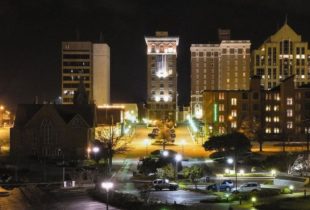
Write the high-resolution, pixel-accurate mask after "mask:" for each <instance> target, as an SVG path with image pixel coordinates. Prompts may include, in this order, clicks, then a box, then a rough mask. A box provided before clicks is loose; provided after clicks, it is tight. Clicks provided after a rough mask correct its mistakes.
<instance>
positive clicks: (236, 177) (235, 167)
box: [227, 157, 238, 190]
mask: <svg viewBox="0 0 310 210" xmlns="http://www.w3.org/2000/svg"><path fill="white" fill-rule="evenodd" d="M227 163H228V164H234V172H235V182H236V190H237V184H238V174H237V160H236V157H235V159H233V158H228V159H227Z"/></svg>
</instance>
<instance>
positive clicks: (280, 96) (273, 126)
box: [203, 76, 310, 140]
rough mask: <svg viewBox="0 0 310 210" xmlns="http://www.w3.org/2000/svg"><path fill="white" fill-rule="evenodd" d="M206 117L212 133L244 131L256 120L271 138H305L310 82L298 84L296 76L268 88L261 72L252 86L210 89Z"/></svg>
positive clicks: (206, 96) (308, 124) (308, 125)
mask: <svg viewBox="0 0 310 210" xmlns="http://www.w3.org/2000/svg"><path fill="white" fill-rule="evenodd" d="M203 97H204V103H203V104H204V111H205V113H206V114H205V115H204V121H205V123H206V129H207V130H208V132H209V133H212V134H224V133H230V132H232V131H240V130H242V129H243V128H242V127H243V126H245V123H246V124H247V125H246V126H248V127H251V126H255V125H254V124H256V126H257V127H256V131H257V132H261V134H262V138H264V139H269V140H280V139H282V140H283V139H284V140H285V139H286V140H305V139H306V138H308V137H309V136H308V131H310V86H309V85H304V86H300V87H294V76H291V77H288V78H286V79H285V80H283V81H281V83H280V84H279V85H278V86H276V87H274V88H272V89H270V90H264V89H263V87H262V86H261V81H260V78H259V76H254V77H252V79H251V84H250V89H249V90H206V91H204V93H203Z"/></svg>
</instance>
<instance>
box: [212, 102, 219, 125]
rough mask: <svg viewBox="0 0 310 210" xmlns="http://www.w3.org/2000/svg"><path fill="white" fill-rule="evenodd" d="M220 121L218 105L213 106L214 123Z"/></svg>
mask: <svg viewBox="0 0 310 210" xmlns="http://www.w3.org/2000/svg"><path fill="white" fill-rule="evenodd" d="M217 121H218V104H213V122H217Z"/></svg>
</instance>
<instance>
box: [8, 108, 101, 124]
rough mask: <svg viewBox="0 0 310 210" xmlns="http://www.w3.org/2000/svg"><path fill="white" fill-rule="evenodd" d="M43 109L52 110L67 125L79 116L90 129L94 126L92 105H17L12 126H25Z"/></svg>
mask: <svg viewBox="0 0 310 210" xmlns="http://www.w3.org/2000/svg"><path fill="white" fill-rule="evenodd" d="M43 107H46V108H48V109H54V110H55V111H56V112H57V113H58V114H59V116H60V117H61V118H62V119H63V120H64V122H65V123H69V122H70V121H71V120H72V118H74V117H75V116H76V115H77V114H79V115H80V116H81V117H82V118H83V119H84V120H85V122H87V124H88V125H89V126H90V127H94V126H95V120H94V119H95V106H94V105H71V104H69V105H67V104H19V105H18V107H17V112H16V118H15V122H14V125H15V126H18V127H19V126H21V127H22V126H24V125H26V124H27V123H28V122H29V121H30V120H31V119H32V118H33V116H34V115H35V114H36V113H38V112H39V111H40V110H41V109H42V108H43Z"/></svg>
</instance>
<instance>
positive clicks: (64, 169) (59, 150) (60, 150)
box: [58, 149, 66, 184]
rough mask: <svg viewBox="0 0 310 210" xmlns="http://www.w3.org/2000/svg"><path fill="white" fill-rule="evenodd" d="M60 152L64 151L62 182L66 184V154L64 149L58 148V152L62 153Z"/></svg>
mask: <svg viewBox="0 0 310 210" xmlns="http://www.w3.org/2000/svg"><path fill="white" fill-rule="evenodd" d="M60 153H62V183H63V184H65V174H66V168H65V154H64V152H63V150H62V149H58V154H59V155H60Z"/></svg>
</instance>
